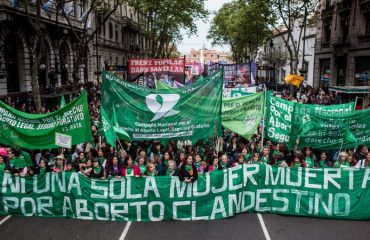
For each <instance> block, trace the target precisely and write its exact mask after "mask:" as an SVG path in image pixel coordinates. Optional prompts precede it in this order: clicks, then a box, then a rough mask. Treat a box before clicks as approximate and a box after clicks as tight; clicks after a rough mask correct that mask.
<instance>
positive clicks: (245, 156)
mask: <svg viewBox="0 0 370 240" xmlns="http://www.w3.org/2000/svg"><path fill="white" fill-rule="evenodd" d="M241 153H242V154H243V156H244V161H245V162H246V163H247V162H249V161H250V159H251V155H250V154H249V152H248V148H247V147H245V146H244V147H243V148H242V151H241Z"/></svg>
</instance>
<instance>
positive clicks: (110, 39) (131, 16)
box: [0, 0, 149, 96]
mask: <svg viewBox="0 0 370 240" xmlns="http://www.w3.org/2000/svg"><path fill="white" fill-rule="evenodd" d="M110 1H111V0H105V1H104V2H105V3H104V7H105V8H106V9H107V8H108V9H109V7H108V6H111V4H110V3H111V2H110ZM25 2H27V1H17V0H11V1H9V0H0V96H5V95H18V94H21V93H25V92H29V91H31V89H32V86H31V65H32V64H31V61H32V59H34V57H35V53H36V52H37V51H39V49H40V41H39V39H38V37H37V35H35V34H34V33H33V32H32V31H30V26H29V21H28V18H27V12H29V15H30V17H31V18H36V17H37V15H36V12H37V8H36V2H39V1H36V0H29V1H28V11H27V10H26V8H25ZM54 2H56V1H53V0H49V2H47V3H50V6H48V7H46V6H47V4H45V2H44V4H43V7H42V8H41V9H40V16H41V17H40V29H41V30H42V33H43V38H44V41H43V44H44V45H43V46H44V47H43V49H45V50H44V51H45V54H43V55H44V57H43V58H42V59H41V64H40V66H39V68H38V73H37V77H38V82H39V85H40V89H41V90H45V89H47V88H49V87H50V85H51V81H53V79H54V81H56V83H55V85H56V86H63V85H68V84H69V83H70V82H71V81H72V71H73V68H74V64H76V52H78V49H77V48H78V46H77V44H76V37H77V36H75V34H76V33H77V35H79V37H81V36H80V35H81V34H83V32H87V34H91V33H92V32H93V31H95V25H96V23H97V21H99V15H98V14H95V11H92V12H91V14H87V12H88V10H89V6H90V2H89V0H86V1H83V0H73V1H66V3H64V5H63V6H62V7H63V8H64V12H65V13H67V14H68V15H69V17H68V19H69V20H70V24H68V22H67V20H66V18H65V17H63V16H62V13H61V10H60V9H58V10H57V9H56V8H57V6H55V4H54ZM57 12H58V13H59V14H56V13H57ZM85 16H89V17H88V19H86V18H85ZM85 20H86V23H87V24H84V21H85ZM71 25H72V26H73V30H72V29H71ZM84 26H86V31H84ZM143 26H145V19H144V17H143V16H142V14H140V13H139V12H137V11H136V10H135V9H133V8H132V7H130V6H128V5H125V4H123V5H121V6H119V7H118V9H117V10H116V11H115V12H114V13H113V14H112V15H111V16H110V17H109V19H108V21H106V23H105V24H104V25H103V26H102V28H101V29H98V32H99V34H97V35H96V38H94V39H92V40H91V41H90V42H89V44H88V49H87V53H86V59H83V63H82V64H79V68H80V70H79V78H80V79H81V80H80V82H85V83H86V82H91V81H96V80H98V79H99V75H98V73H99V72H100V71H101V70H103V69H104V68H106V67H113V68H114V69H115V70H116V71H118V73H120V71H121V73H123V72H124V70H125V66H126V64H127V60H128V58H130V57H145V56H146V55H147V54H148V52H147V50H148V49H149V39H148V38H147V36H145V34H144V33H143V31H142V30H141V29H142V27H143ZM51 73H55V74H54V77H52V76H53V75H51ZM94 73H96V74H94ZM55 76H56V77H55Z"/></svg>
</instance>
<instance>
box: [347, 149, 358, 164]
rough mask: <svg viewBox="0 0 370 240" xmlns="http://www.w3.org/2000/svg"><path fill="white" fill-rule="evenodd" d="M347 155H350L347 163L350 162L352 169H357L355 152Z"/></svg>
mask: <svg viewBox="0 0 370 240" xmlns="http://www.w3.org/2000/svg"><path fill="white" fill-rule="evenodd" d="M347 154H348V157H347V161H348V162H349V165H350V166H351V167H355V166H356V164H357V161H356V158H355V153H354V152H347Z"/></svg>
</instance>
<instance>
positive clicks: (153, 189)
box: [0, 164, 370, 221]
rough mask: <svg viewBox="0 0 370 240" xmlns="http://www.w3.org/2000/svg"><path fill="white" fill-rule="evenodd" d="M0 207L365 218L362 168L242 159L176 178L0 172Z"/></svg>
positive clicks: (156, 215) (13, 211)
mask: <svg viewBox="0 0 370 240" xmlns="http://www.w3.org/2000/svg"><path fill="white" fill-rule="evenodd" d="M0 182H1V183H2V186H1V195H0V214H1V215H20V216H29V217H30V216H38V217H65V218H76V219H85V220H110V221H162V220H213V219H220V218H226V217H231V216H234V215H235V214H237V213H244V212H253V211H254V212H261V213H277V214H286V215H298V216H310V217H320V218H333V219H353V220H369V219H370V208H369V207H368V205H369V201H370V187H369V185H370V169H362V170H356V169H353V168H349V169H332V168H331V169H311V168H279V167H271V166H269V165H264V164H262V165H257V164H255V165H243V166H237V167H234V168H230V169H227V170H224V171H217V172H212V173H207V174H205V175H202V176H200V177H199V178H198V180H197V181H195V182H194V183H190V184H187V183H184V182H181V181H180V180H179V178H178V177H166V176H164V177H123V178H120V179H116V178H112V179H107V180H101V179H91V178H86V177H84V176H83V175H82V174H78V173H72V172H63V173H46V174H43V175H35V176H33V177H31V176H27V177H15V176H13V175H10V174H8V173H2V174H0Z"/></svg>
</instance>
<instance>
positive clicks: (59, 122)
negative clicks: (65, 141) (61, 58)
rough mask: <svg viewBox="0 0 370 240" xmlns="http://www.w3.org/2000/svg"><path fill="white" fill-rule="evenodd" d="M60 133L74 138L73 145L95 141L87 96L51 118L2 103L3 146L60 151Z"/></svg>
mask: <svg viewBox="0 0 370 240" xmlns="http://www.w3.org/2000/svg"><path fill="white" fill-rule="evenodd" d="M56 133H61V134H66V135H69V136H71V137H72V144H79V143H84V142H89V141H91V139H92V136H91V125H90V116H89V109H88V104H87V93H86V92H85V91H83V92H82V93H81V96H80V97H79V98H77V99H75V100H73V101H72V102H70V103H69V104H68V105H66V106H65V107H63V108H60V109H59V110H57V111H55V112H52V113H47V114H29V113H24V112H21V111H18V110H16V109H14V108H12V107H10V106H8V105H6V104H5V103H3V102H0V143H3V144H6V145H9V146H12V147H21V148H27V149H50V148H56V147H58V146H57V145H56V143H55V138H54V136H55V135H56Z"/></svg>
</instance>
